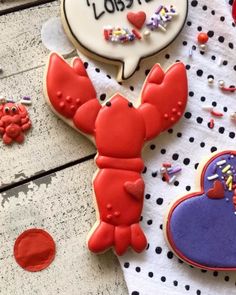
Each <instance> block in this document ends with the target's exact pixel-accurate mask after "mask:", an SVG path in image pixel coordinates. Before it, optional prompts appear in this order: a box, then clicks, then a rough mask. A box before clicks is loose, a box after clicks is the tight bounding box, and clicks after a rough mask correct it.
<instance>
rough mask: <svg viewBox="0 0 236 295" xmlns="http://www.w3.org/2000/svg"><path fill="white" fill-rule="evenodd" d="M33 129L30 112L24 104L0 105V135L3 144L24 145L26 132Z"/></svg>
mask: <svg viewBox="0 0 236 295" xmlns="http://www.w3.org/2000/svg"><path fill="white" fill-rule="evenodd" d="M30 128H31V121H30V119H29V115H28V111H27V109H26V108H25V106H23V105H22V104H15V103H4V104H2V105H0V134H2V137H3V142H4V143H5V144H11V143H13V142H14V141H15V142H18V143H22V142H23V141H24V139H25V136H24V132H25V131H27V130H28V129H30Z"/></svg>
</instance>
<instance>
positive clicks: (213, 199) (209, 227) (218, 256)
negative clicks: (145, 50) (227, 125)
mask: <svg viewBox="0 0 236 295" xmlns="http://www.w3.org/2000/svg"><path fill="white" fill-rule="evenodd" d="M199 175H200V189H199V190H197V192H194V193H190V194H188V195H185V196H183V197H182V198H180V199H178V200H177V201H176V202H174V204H173V205H172V206H171V208H170V209H169V212H168V215H167V219H166V224H165V225H166V226H165V233H166V238H167V242H168V244H169V245H170V247H171V248H172V250H173V251H174V252H175V253H176V255H177V256H178V257H179V258H180V259H182V260H183V261H185V262H187V263H188V264H190V265H193V266H196V267H200V268H202V269H209V270H236V151H224V152H220V153H217V154H215V155H214V156H212V157H211V158H210V159H209V160H208V161H207V162H206V163H205V165H202V166H201V168H200V173H199Z"/></svg>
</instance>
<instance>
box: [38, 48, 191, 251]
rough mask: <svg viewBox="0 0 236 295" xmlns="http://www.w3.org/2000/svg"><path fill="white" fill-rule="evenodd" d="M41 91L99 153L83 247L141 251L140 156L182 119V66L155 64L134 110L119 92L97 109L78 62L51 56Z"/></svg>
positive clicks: (185, 91)
mask: <svg viewBox="0 0 236 295" xmlns="http://www.w3.org/2000/svg"><path fill="white" fill-rule="evenodd" d="M44 91H45V97H46V100H47V102H48V104H49V105H50V107H51V108H52V110H53V112H54V113H55V114H56V115H58V116H59V117H61V118H62V119H63V120H64V121H65V122H66V123H68V124H69V125H70V126H72V127H73V128H75V129H76V130H77V131H79V132H81V133H82V134H84V135H86V136H87V137H88V138H89V139H90V140H92V142H93V143H94V144H95V145H96V147H97V150H98V152H97V155H96V157H95V162H96V165H97V167H98V171H97V172H96V173H95V176H94V179H93V189H94V195H95V199H96V204H97V206H96V207H97V222H96V223H95V225H94V227H93V228H92V230H91V232H90V234H89V236H88V241H87V244H88V248H89V249H90V250H91V251H92V252H94V253H101V252H104V251H106V250H108V249H109V248H111V247H114V249H115V252H116V253H117V254H118V255H122V254H124V253H125V252H126V250H127V248H128V247H131V248H132V249H133V250H134V251H136V252H141V251H143V250H144V249H145V248H146V245H147V240H146V237H145V234H144V233H143V230H142V228H141V227H140V224H139V220H140V216H141V212H142V208H143V199H144V181H143V179H142V177H141V172H142V170H143V168H144V163H143V160H142V158H141V151H142V147H143V145H144V144H145V143H146V142H147V141H148V140H151V139H153V138H154V137H156V136H157V135H158V134H160V133H161V132H163V131H165V130H166V129H168V128H170V127H171V126H173V125H174V124H175V123H176V122H177V121H178V120H179V119H180V118H181V116H182V115H183V113H184V109H185V106H186V102H187V94H188V87H187V77H186V70H185V66H184V65H183V64H182V63H176V64H174V65H173V66H172V67H170V68H169V69H168V70H167V72H166V73H164V72H163V70H162V69H161V67H160V66H159V65H158V64H156V65H155V66H154V67H153V69H152V70H151V72H150V73H149V75H148V77H147V79H146V81H145V83H144V86H143V89H142V92H141V97H140V99H139V100H137V103H136V104H135V105H133V104H132V103H131V102H129V100H128V99H127V98H125V97H123V96H122V95H121V94H119V93H116V94H114V96H113V97H111V98H110V99H109V100H108V101H107V102H106V103H105V104H102V105H101V104H100V103H99V101H98V99H97V95H96V91H95V89H94V87H93V84H92V82H91V80H90V79H89V77H88V75H87V73H86V70H85V68H84V65H83V62H82V61H81V60H80V59H79V58H76V59H74V61H73V62H72V65H71V66H70V65H68V64H67V63H66V62H65V61H64V60H63V59H62V58H61V57H60V56H58V55H57V54H56V53H52V54H51V55H50V58H49V62H48V67H47V71H46V78H45V84H44Z"/></svg>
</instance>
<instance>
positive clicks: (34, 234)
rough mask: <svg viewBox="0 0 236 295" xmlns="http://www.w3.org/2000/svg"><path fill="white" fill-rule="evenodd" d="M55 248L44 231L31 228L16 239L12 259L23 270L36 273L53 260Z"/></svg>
mask: <svg viewBox="0 0 236 295" xmlns="http://www.w3.org/2000/svg"><path fill="white" fill-rule="evenodd" d="M55 252H56V246H55V242H54V240H53V238H52V237H51V236H50V235H49V234H48V233H47V232H46V231H44V230H42V229H37V228H32V229H28V230H26V231H24V232H23V233H22V234H21V235H19V237H18V238H17V239H16V242H15V245H14V257H15V259H16V262H17V263H18V264H19V265H20V266H21V267H22V268H23V269H25V270H27V271H31V272H36V271H40V270H43V269H45V268H46V267H48V266H49V265H50V264H51V263H52V261H53V260H54V257H55Z"/></svg>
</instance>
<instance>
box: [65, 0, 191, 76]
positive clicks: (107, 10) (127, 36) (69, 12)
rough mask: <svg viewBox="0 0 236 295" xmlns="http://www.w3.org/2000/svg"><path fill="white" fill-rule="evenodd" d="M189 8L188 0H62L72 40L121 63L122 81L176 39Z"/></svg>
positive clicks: (90, 52) (97, 56)
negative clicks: (145, 60)
mask: <svg viewBox="0 0 236 295" xmlns="http://www.w3.org/2000/svg"><path fill="white" fill-rule="evenodd" d="M187 12H188V1H187V0H167V1H166V0H165V1H164V0H162V1H161V0H104V1H101V0H63V1H62V22H63V25H64V28H65V31H66V33H67V35H68V37H69V38H70V40H71V41H72V42H73V43H74V45H75V46H76V47H77V48H78V49H79V50H80V51H81V52H83V53H84V54H86V55H87V56H89V57H92V58H95V59H97V60H100V61H103V62H106V63H111V64H115V65H118V66H119V72H118V77H117V80H119V81H122V80H126V79H128V78H129V77H131V76H132V75H133V74H134V72H135V70H136V69H137V67H138V65H139V63H140V62H141V60H142V59H144V58H147V57H150V56H153V55H155V54H156V53H158V52H160V51H161V50H163V49H164V48H166V47H167V46H168V45H169V44H170V43H171V42H173V41H174V40H175V38H176V37H177V36H178V34H179V33H180V32H181V30H182V28H183V26H184V23H185V20H186V17H187Z"/></svg>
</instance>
